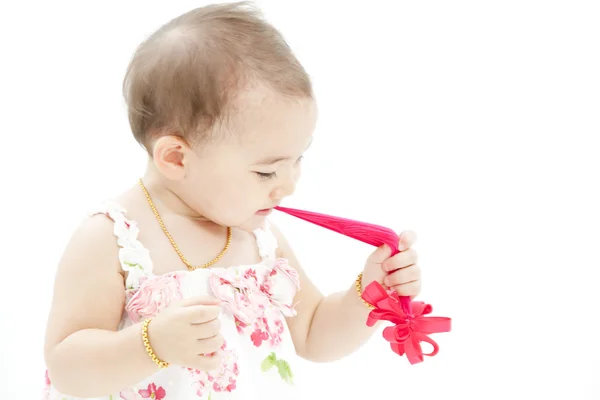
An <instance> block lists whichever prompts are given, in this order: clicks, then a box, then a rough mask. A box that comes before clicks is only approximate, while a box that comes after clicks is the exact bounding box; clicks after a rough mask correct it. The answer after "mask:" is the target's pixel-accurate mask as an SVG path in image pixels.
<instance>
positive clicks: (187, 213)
mask: <svg viewBox="0 0 600 400" xmlns="http://www.w3.org/2000/svg"><path fill="white" fill-rule="evenodd" d="M142 184H143V187H145V189H146V190H147V192H148V194H149V196H150V200H151V201H152V203H153V204H154V206H155V207H156V208H157V209H158V210H159V212H160V213H161V214H167V213H169V214H176V215H180V216H183V217H186V218H189V219H192V220H195V221H199V222H211V221H209V220H208V219H207V218H206V217H204V216H203V215H201V214H200V213H198V212H196V211H195V210H193V209H192V208H191V207H190V206H189V205H187V204H186V203H185V202H184V201H183V200H182V199H181V198H180V197H179V196H178V195H177V193H175V191H173V189H172V188H170V187H169V184H168V182H167V181H166V180H165V179H164V178H162V177H161V176H160V175H159V174H158V173H157V172H156V171H153V170H152V168H151V167H149V168H148V170H147V171H146V173H145V174H144V176H143V178H142ZM140 192H142V193H143V192H144V191H143V188H142V185H140ZM144 198H145V193H144ZM145 201H146V202H148V201H147V199H146V200H145Z"/></svg>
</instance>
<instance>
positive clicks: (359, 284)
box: [354, 272, 375, 310]
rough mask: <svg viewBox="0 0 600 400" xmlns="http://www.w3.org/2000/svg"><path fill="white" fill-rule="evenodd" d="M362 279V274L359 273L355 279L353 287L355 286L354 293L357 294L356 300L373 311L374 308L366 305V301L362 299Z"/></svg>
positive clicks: (368, 304)
mask: <svg viewBox="0 0 600 400" xmlns="http://www.w3.org/2000/svg"><path fill="white" fill-rule="evenodd" d="M362 278H363V273H362V272H361V273H360V274H358V276H357V277H356V281H355V282H354V283H355V286H356V293H357V294H358V298H359V299H360V300H361V301H362V302H363V303H364V305H365V306H367V307H369V308H370V309H371V310H373V309H375V306H373V305H372V304H370V303H368V302H367V301H365V299H363V298H362V292H363V291H362Z"/></svg>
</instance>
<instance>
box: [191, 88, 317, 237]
mask: <svg viewBox="0 0 600 400" xmlns="http://www.w3.org/2000/svg"><path fill="white" fill-rule="evenodd" d="M238 104H239V106H238V107H237V110H236V111H234V112H233V115H232V116H231V117H230V119H229V120H228V126H227V128H226V131H225V132H221V134H223V135H225V136H224V137H225V138H226V139H225V140H218V141H216V142H214V143H210V144H203V145H200V149H199V150H198V157H197V158H193V159H191V160H189V165H188V168H187V170H188V174H187V176H186V178H185V179H186V181H187V182H186V184H185V185H182V187H185V188H186V190H185V192H186V193H181V196H185V198H184V201H185V202H186V203H187V204H188V205H190V206H191V207H192V208H193V209H194V210H195V211H197V212H198V213H200V214H201V215H203V216H204V217H206V218H208V219H210V220H212V221H214V222H216V223H219V224H221V225H225V226H234V227H241V228H243V229H246V230H252V229H255V228H257V227H259V226H260V225H261V224H262V223H263V222H264V219H265V217H266V215H268V211H264V210H269V209H271V208H272V207H274V206H276V205H278V204H279V203H280V202H281V201H282V199H283V198H285V197H286V196H289V195H291V194H292V193H293V192H294V190H295V187H296V183H297V181H298V179H299V177H300V161H301V158H302V154H303V153H304V152H305V151H306V149H307V148H308V146H310V144H311V141H312V137H313V132H314V128H315V124H316V119H317V110H316V105H315V103H314V101H313V100H310V99H284V98H281V97H279V96H275V95H273V94H269V93H264V92H260V91H255V92H252V93H250V94H249V95H247V96H246V97H245V98H244V99H242V101H240V102H239V103H238Z"/></svg>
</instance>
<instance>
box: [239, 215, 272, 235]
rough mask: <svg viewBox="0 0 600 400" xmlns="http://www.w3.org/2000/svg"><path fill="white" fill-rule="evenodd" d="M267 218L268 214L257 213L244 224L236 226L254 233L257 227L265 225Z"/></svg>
mask: <svg viewBox="0 0 600 400" xmlns="http://www.w3.org/2000/svg"><path fill="white" fill-rule="evenodd" d="M266 220H267V216H266V215H257V214H255V215H253V216H252V217H250V218H249V219H248V220H246V221H245V222H244V223H243V224H241V225H238V226H236V228H238V229H241V230H243V231H246V232H250V233H252V232H254V231H255V230H257V229H259V228H262V227H263V226H264V225H265V222H266Z"/></svg>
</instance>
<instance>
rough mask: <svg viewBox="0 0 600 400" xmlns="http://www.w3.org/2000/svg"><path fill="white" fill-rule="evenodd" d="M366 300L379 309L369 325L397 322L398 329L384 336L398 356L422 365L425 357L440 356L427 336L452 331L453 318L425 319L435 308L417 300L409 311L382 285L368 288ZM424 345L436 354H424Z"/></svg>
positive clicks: (390, 329) (371, 285)
mask: <svg viewBox="0 0 600 400" xmlns="http://www.w3.org/2000/svg"><path fill="white" fill-rule="evenodd" d="M362 298H363V299H364V300H365V301H366V302H368V303H369V304H372V305H373V306H374V307H375V309H373V310H371V312H370V313H369V317H368V319H367V325H368V326H373V325H375V323H376V322H377V321H390V322H391V323H393V324H394V326H388V327H386V328H385V329H384V330H383V337H384V338H385V340H387V341H388V342H389V343H390V346H391V347H392V350H393V351H394V352H395V353H397V354H399V355H401V356H403V355H404V354H406V357H407V358H408V361H409V362H410V363H411V364H416V363H419V362H422V361H423V356H435V355H436V354H437V352H438V350H439V347H438V345H437V343H436V342H435V341H433V340H432V339H431V338H430V337H429V336H427V334H430V333H441V332H450V321H451V320H450V318H446V317H425V316H424V315H426V314H429V313H431V311H432V309H433V308H432V307H431V305H429V304H425V303H423V302H422V301H413V302H411V303H410V308H409V309H408V310H406V309H405V308H404V309H403V307H402V305H401V303H400V297H399V296H398V294H397V293H395V292H394V293H388V292H387V291H386V290H385V289H384V288H383V286H381V284H379V283H378V282H371V283H370V284H369V285H367V287H366V288H365V289H364V291H363V294H362ZM421 342H426V343H429V344H430V345H432V346H433V351H432V352H431V353H425V354H423V350H422V349H421Z"/></svg>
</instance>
